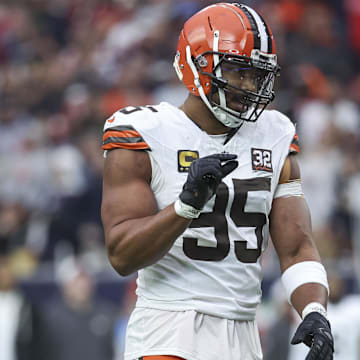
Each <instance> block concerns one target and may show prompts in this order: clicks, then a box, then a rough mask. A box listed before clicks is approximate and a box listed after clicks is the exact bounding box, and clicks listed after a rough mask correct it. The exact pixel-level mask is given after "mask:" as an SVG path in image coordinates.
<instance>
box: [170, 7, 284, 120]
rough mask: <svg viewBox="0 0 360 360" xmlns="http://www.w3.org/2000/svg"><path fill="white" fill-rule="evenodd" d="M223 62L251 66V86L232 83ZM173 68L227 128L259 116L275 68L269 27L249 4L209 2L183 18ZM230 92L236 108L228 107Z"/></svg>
mask: <svg viewBox="0 0 360 360" xmlns="http://www.w3.org/2000/svg"><path fill="white" fill-rule="evenodd" d="M229 64H230V65H229ZM224 65H225V66H228V67H229V66H230V67H231V68H232V69H235V70H237V71H238V72H241V71H245V70H253V71H254V70H255V71H256V74H257V75H256V79H257V80H256V86H255V89H256V90H254V89H251V90H249V89H244V88H241V87H237V86H235V85H233V84H231V82H230V81H229V80H227V79H226V78H225V77H224V76H223V73H224V69H223V66H224ZM174 68H175V70H176V73H177V75H178V77H179V79H180V80H181V81H182V82H183V83H184V84H185V86H186V87H187V88H188V90H189V91H190V93H192V94H194V95H196V96H200V97H201V99H202V100H203V101H204V103H205V104H206V106H207V107H208V108H209V110H210V111H211V112H212V113H213V114H214V115H215V117H216V118H217V119H218V120H219V121H221V122H222V123H223V124H224V125H226V126H228V127H239V126H240V125H241V124H242V122H243V121H244V120H245V121H256V120H257V119H258V117H259V116H260V114H261V113H262V111H263V110H264V109H265V107H266V106H267V105H268V104H269V103H270V102H271V101H272V100H273V99H274V91H273V85H274V79H275V76H276V75H278V73H279V70H280V68H279V66H278V65H277V56H276V53H275V42H274V38H273V35H272V32H271V29H270V27H269V26H268V25H267V24H266V22H265V21H264V20H263V18H262V17H261V16H260V15H259V14H258V13H257V12H256V11H255V10H254V9H252V8H250V7H249V6H246V5H243V4H238V3H218V4H215V5H211V6H208V7H206V8H204V9H203V10H201V11H199V12H198V13H196V14H195V15H193V16H192V17H191V18H190V19H189V20H188V21H187V22H186V23H185V25H184V27H183V30H182V31H181V34H180V37H179V42H178V47H177V51H176V55H175V60H174ZM234 94H235V95H234ZM230 95H231V96H233V97H234V96H236V99H237V100H236V101H237V102H239V103H240V104H241V106H242V107H241V108H240V109H241V110H239V108H238V107H237V110H234V109H232V108H230V107H229V106H228V104H227V102H229V101H227V97H229V96H230Z"/></svg>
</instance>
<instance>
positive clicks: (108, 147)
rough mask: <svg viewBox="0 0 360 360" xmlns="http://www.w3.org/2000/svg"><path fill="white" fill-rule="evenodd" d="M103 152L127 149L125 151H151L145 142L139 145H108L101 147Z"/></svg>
mask: <svg viewBox="0 0 360 360" xmlns="http://www.w3.org/2000/svg"><path fill="white" fill-rule="evenodd" d="M102 149H103V150H113V149H127V150H151V149H150V147H149V145H148V144H147V143H145V142H141V143H134V144H132V143H108V144H106V145H103V146H102Z"/></svg>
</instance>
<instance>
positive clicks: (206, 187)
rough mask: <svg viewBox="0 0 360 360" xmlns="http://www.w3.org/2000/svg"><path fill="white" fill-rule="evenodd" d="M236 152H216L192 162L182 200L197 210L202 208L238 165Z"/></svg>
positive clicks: (181, 196) (181, 195)
mask: <svg viewBox="0 0 360 360" xmlns="http://www.w3.org/2000/svg"><path fill="white" fill-rule="evenodd" d="M236 158H237V155H234V154H225V153H221V154H214V155H209V156H206V157H203V158H199V159H197V160H195V161H193V162H192V164H191V166H190V169H189V174H188V177H187V180H186V182H185V184H184V186H183V190H182V192H181V194H180V196H179V198H180V200H181V201H182V202H183V203H184V204H186V205H190V206H192V207H193V208H195V209H197V210H202V208H203V207H204V205H205V204H206V203H207V201H208V200H209V199H210V198H211V197H212V196H213V195H214V194H215V193H216V189H217V187H218V186H219V184H220V182H221V180H222V179H223V178H224V177H225V176H226V175H228V174H230V173H231V172H232V171H233V170H234V169H236V167H237V166H238V162H237V161H235V159H236Z"/></svg>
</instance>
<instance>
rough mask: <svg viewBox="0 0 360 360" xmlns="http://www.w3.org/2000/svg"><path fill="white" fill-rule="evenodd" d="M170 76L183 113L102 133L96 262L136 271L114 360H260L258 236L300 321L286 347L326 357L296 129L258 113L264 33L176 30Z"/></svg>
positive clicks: (132, 116) (201, 19)
mask: <svg viewBox="0 0 360 360" xmlns="http://www.w3.org/2000/svg"><path fill="white" fill-rule="evenodd" d="M174 68H175V71H176V73H177V75H178V77H179V79H180V80H181V81H182V82H183V83H184V84H185V86H186V87H187V89H188V90H189V96H188V98H187V99H186V100H185V103H184V104H183V105H182V106H181V107H180V108H176V107H174V106H172V105H170V104H169V103H160V104H159V105H156V106H144V107H139V106H138V107H127V108H124V109H121V110H119V111H118V112H116V113H115V114H113V115H112V116H111V117H110V118H109V119H108V120H107V121H106V123H105V127H104V131H105V132H104V137H103V149H104V150H105V155H106V160H105V167H104V185H103V201H102V219H103V224H104V229H105V237H106V246H107V252H108V257H109V260H110V262H111V264H112V266H113V267H114V268H115V270H116V271H117V272H118V273H119V274H120V275H128V274H131V273H134V272H136V271H138V279H137V296H138V300H137V304H136V308H135V310H134V311H133V313H132V315H131V317H130V320H129V324H128V329H127V340H126V353H125V359H127V360H134V359H150V360H155V359H164V360H165V359H186V360H218V359H227V360H233V359H239V360H250V359H251V360H254V359H262V351H261V346H260V341H259V335H258V330H257V325H256V320H255V313H256V307H257V305H258V304H259V302H260V299H261V263H260V259H261V254H262V253H263V251H264V250H265V249H266V247H267V243H268V238H269V235H270V234H271V237H272V240H273V243H274V245H275V249H276V251H277V254H278V257H279V261H280V265H281V270H282V280H283V283H284V285H285V288H286V290H287V293H288V298H289V301H290V302H291V304H292V305H293V306H294V308H295V309H296V310H297V312H298V313H299V315H300V316H301V317H302V319H303V321H302V323H301V324H300V326H299V328H298V330H297V332H296V334H295V336H294V338H293V339H292V343H293V344H297V343H300V342H304V343H305V344H306V345H308V346H309V347H310V349H309V353H308V355H307V357H306V359H308V360H309V359H324V360H330V359H332V358H333V355H332V354H333V339H332V335H331V330H330V325H329V322H328V320H327V314H326V304H327V296H328V284H327V276H326V272H325V269H324V267H323V265H322V264H321V262H320V257H319V254H318V251H317V249H316V247H315V245H314V242H313V239H312V235H311V225H310V215H309V211H308V208H307V206H306V203H305V200H304V198H303V193H302V189H301V179H300V171H299V166H298V163H297V160H296V156H295V155H296V153H297V152H298V151H299V146H298V142H297V140H298V139H297V135H296V134H295V127H294V125H293V124H292V123H291V121H290V120H289V119H288V118H287V117H286V116H285V115H283V114H281V113H280V112H278V111H275V110H266V107H267V105H268V104H269V103H270V102H271V101H272V100H273V98H274V91H273V85H274V81H275V78H276V76H277V75H278V74H279V66H278V63H277V57H276V51H275V43H274V39H273V35H272V32H271V29H270V27H269V26H268V24H267V23H266V22H265V21H264V19H263V18H262V17H261V15H260V14H258V13H257V12H256V11H255V10H254V9H252V8H250V7H249V6H246V5H243V4H238V3H231V4H230V3H218V4H215V5H212V6H209V7H206V8H204V9H203V10H202V11H200V12H198V13H196V14H195V15H193V16H192V17H191V18H190V19H189V20H188V21H187V22H186V23H185V25H184V27H183V30H182V32H181V34H180V38H179V42H178V48H177V51H176V54H175V60H174Z"/></svg>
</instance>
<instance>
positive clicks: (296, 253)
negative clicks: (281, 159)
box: [270, 155, 333, 360]
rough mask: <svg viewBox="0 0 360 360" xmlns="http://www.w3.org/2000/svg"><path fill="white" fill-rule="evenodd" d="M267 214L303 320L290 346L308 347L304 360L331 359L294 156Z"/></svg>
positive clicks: (318, 270) (319, 271)
mask: <svg viewBox="0 0 360 360" xmlns="http://www.w3.org/2000/svg"><path fill="white" fill-rule="evenodd" d="M279 186H280V187H281V191H280V194H279V196H278V197H275V199H274V200H273V204H272V210H271V214H270V234H271V238H272V241H273V244H274V247H275V250H276V252H277V254H278V257H279V261H280V267H281V272H282V274H283V275H282V280H283V283H284V286H285V288H286V291H287V294H288V297H289V301H290V302H291V304H292V305H293V307H294V308H295V309H296V311H297V312H298V313H299V315H300V316H301V317H302V319H303V322H302V323H301V324H300V326H299V328H298V329H297V331H296V333H295V336H294V338H293V339H292V344H297V343H300V342H304V343H305V344H307V345H308V346H310V347H311V350H310V352H309V354H308V356H307V357H306V359H307V360H308V359H309V360H310V359H326V360H331V359H332V354H333V339H332V335H331V330H330V325H329V323H328V321H327V319H326V305H327V298H328V285H327V277H326V272H325V269H324V267H323V266H322V264H321V262H320V256H319V253H318V250H317V248H316V245H315V243H314V241H313V238H312V228H311V217H310V211H309V209H308V207H307V204H306V201H305V199H304V197H303V196H302V191H301V177H300V169H299V165H298V162H297V159H296V157H295V156H294V155H289V156H288V157H287V159H286V161H285V164H284V166H283V169H282V172H281V175H280V180H279Z"/></svg>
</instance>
